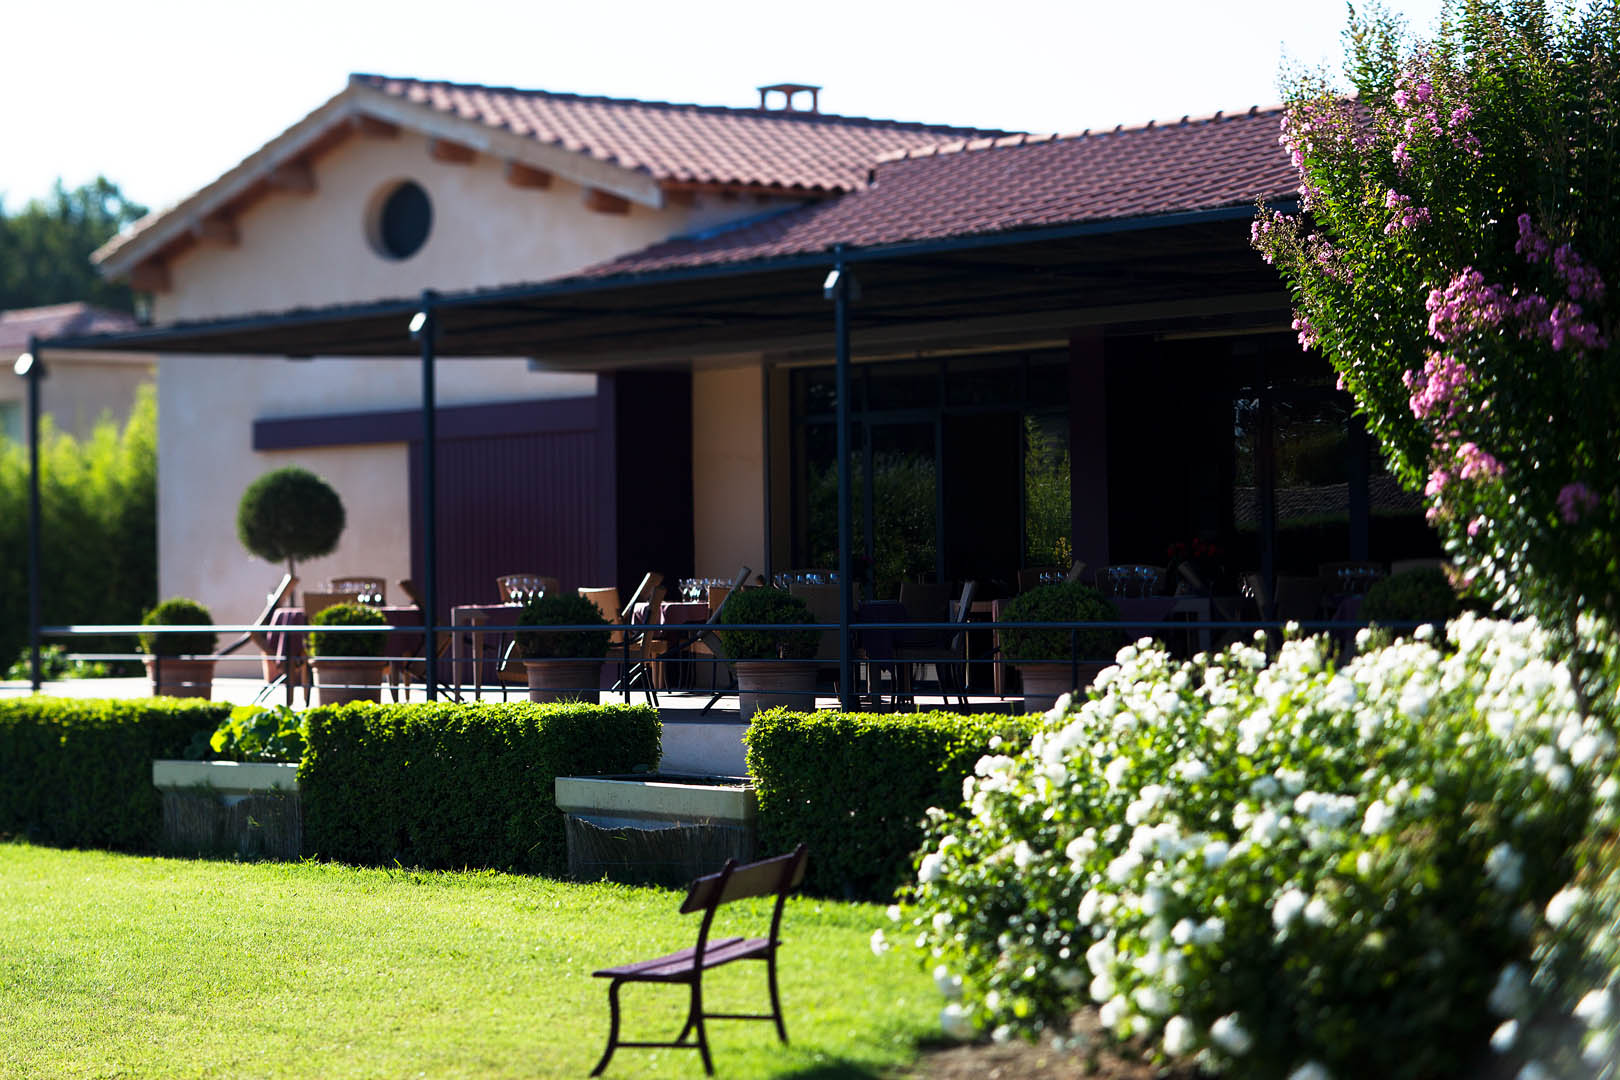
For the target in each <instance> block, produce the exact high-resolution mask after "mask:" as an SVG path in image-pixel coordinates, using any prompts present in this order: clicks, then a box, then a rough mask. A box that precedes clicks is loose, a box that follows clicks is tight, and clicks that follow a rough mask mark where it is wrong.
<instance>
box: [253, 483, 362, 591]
mask: <svg viewBox="0 0 1620 1080" xmlns="http://www.w3.org/2000/svg"><path fill="white" fill-rule="evenodd" d="M344 524H345V518H344V513H343V500H342V499H340V498H338V493H337V492H336V491H334V490H332V486H331V485H330V484H328V483H327V482H326V481H325V480H322V479H321V478H320V477H318V476H316V475H315V474H314V473H312V472H310V471H309V470H308V469H301V468H299V467H298V466H296V465H288V466H287V467H286V468H282V469H275V470H273V471H271V472H267V473H265V474H264V475H263V476H261V477H259V478H258V479H257V480H255V481H253V483H251V484H249V485H248V486H247V490H246V491H244V492H242V501H241V502H240V503H239V504H238V505H237V507H236V535H237V538H238V539H239V540H241V541H242V546H243V547H245V548H247V549H248V551H250V552H252V553H253V554H255V555H257V556H258V557H259V558H261V559H265V560H267V561H269V562H273V563H279V562H282V561H284V560H285V561H286V563H287V572H288V573H295V572H296V571H295V569H294V567H295V564H296V561H297V560H299V559H315V558H319V557H320V556H322V555H328V554H331V552H332V550H333V549H334V548H336V547H337V543H338V538H339V537H340V536H342V535H343V526H344Z"/></svg>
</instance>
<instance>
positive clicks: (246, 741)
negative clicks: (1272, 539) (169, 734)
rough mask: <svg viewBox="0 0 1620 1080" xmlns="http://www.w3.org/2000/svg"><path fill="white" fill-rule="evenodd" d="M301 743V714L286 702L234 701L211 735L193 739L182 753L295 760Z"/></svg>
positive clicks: (230, 758) (197, 757) (215, 757)
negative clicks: (250, 702)
mask: <svg viewBox="0 0 1620 1080" xmlns="http://www.w3.org/2000/svg"><path fill="white" fill-rule="evenodd" d="M304 746H305V739H304V718H303V717H302V716H301V715H299V714H298V713H296V712H294V711H293V710H292V708H291V707H290V706H287V705H268V706H267V705H238V706H237V707H236V708H234V709H232V710H231V714H230V716H228V717H226V718H225V720H224V722H222V723H221V724H220V725H219V727H218V728H216V729H215V730H214V733H213V734H212V735H210V736H208V737H206V738H198V739H195V740H194V741H193V742H192V745H191V746H188V747H187V748H186V757H188V758H191V759H192V760H209V761H216V760H225V761H274V762H283V763H288V764H297V763H298V762H299V761H301V760H303V757H304Z"/></svg>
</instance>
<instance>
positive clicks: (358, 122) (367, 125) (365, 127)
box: [349, 113, 399, 139]
mask: <svg viewBox="0 0 1620 1080" xmlns="http://www.w3.org/2000/svg"><path fill="white" fill-rule="evenodd" d="M349 127H350V128H351V129H352V130H353V131H354V132H355V133H356V134H357V135H366V136H369V137H371V138H373V139H392V138H394V137H395V136H397V135H398V134H399V125H398V124H391V123H389V122H388V121H387V120H379V119H378V118H377V117H375V116H366V115H365V114H363V113H362V114H361V115H359V116H351V117H349Z"/></svg>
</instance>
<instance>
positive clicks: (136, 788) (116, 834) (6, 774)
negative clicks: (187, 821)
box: [0, 697, 231, 850]
mask: <svg viewBox="0 0 1620 1080" xmlns="http://www.w3.org/2000/svg"><path fill="white" fill-rule="evenodd" d="M230 710H231V707H230V706H229V705H228V704H221V703H216V702H210V701H201V700H196V699H184V700H182V699H179V698H141V699H134V700H129V701H115V700H99V699H91V698H48V697H19V698H10V699H0V834H9V835H13V836H21V837H26V838H27V839H29V840H33V841H36V842H38V843H45V844H64V845H69V846H76V847H105V848H121V849H133V850H148V849H151V848H152V847H154V846H155V845H156V843H157V836H158V828H159V826H160V824H161V821H162V812H161V809H160V803H159V798H158V792H157V789H156V788H154V787H153V786H152V759H153V758H177V757H180V756H181V755H182V754H183V753H184V751H185V748H186V744H187V743H188V742H190V741H191V737H192V735H193V734H195V733H196V732H199V731H202V732H212V731H213V730H214V729H215V728H216V727H218V726H219V724H220V722H221V721H222V720H224V719H225V717H226V716H228V715H229V714H230Z"/></svg>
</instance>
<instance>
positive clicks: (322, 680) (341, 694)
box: [313, 658, 387, 705]
mask: <svg viewBox="0 0 1620 1080" xmlns="http://www.w3.org/2000/svg"><path fill="white" fill-rule="evenodd" d="M313 667H314V669H315V701H316V703H317V704H320V705H342V704H344V703H346V702H350V701H381V700H382V681H383V669H384V668H386V667H387V662H386V661H383V660H322V659H319V658H316V660H315V661H314V662H313Z"/></svg>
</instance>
